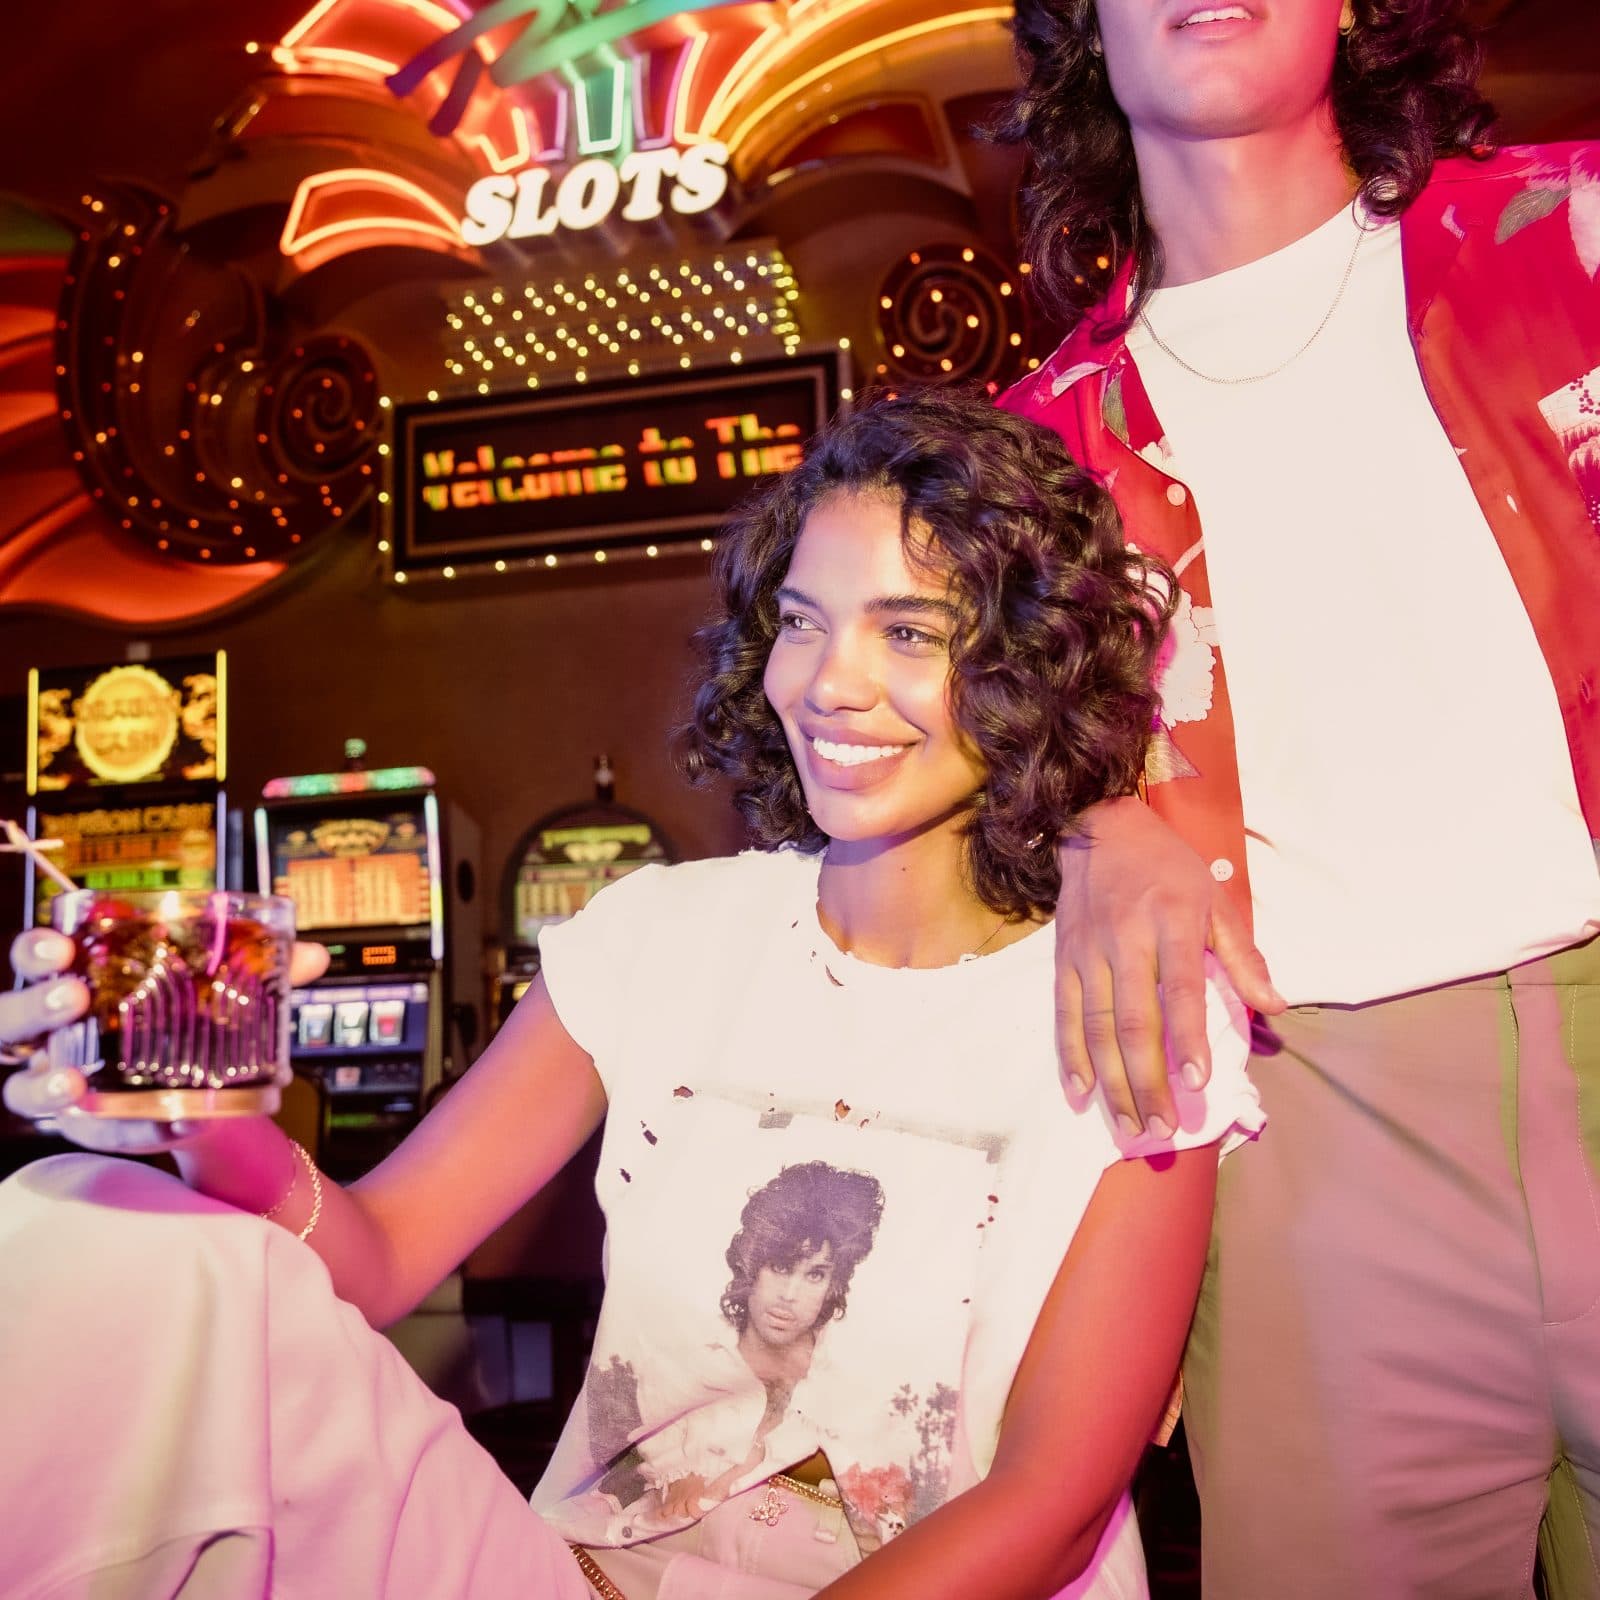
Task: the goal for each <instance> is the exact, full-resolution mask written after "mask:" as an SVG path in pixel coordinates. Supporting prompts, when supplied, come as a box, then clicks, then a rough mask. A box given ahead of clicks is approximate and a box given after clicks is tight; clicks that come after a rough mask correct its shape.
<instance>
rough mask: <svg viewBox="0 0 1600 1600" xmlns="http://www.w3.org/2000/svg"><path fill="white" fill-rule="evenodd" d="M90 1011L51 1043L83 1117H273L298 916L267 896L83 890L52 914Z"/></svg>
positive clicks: (285, 1056)
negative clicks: (85, 1087)
mask: <svg viewBox="0 0 1600 1600" xmlns="http://www.w3.org/2000/svg"><path fill="white" fill-rule="evenodd" d="M51 909H52V919H53V921H54V924H55V926H56V928H57V929H58V930H59V931H60V932H62V933H65V934H69V935H71V937H72V939H73V941H74V942H75V943H76V945H77V955H76V957H75V958H74V960H73V964H72V970H73V972H74V973H76V974H77V976H79V977H81V978H82V979H83V980H84V982H85V983H87V984H88V986H89V996H90V1004H89V1014H88V1016H86V1017H85V1018H84V1019H83V1021H81V1022H78V1023H75V1024H73V1025H71V1026H70V1027H66V1028H61V1029H59V1030H57V1032H56V1033H54V1034H53V1035H52V1036H51V1039H50V1065H51V1066H52V1067H67V1066H71V1067H77V1068H78V1069H79V1070H80V1071H82V1072H83V1073H84V1075H85V1076H86V1077H87V1079H88V1083H89V1093H88V1095H87V1096H86V1097H85V1098H84V1100H83V1101H82V1102H81V1103H80V1107H79V1109H80V1110H82V1111H84V1112H86V1113H88V1114H90V1115H96V1116H108V1117H140V1118H146V1119H149V1120H152V1121H158V1122H170V1121H178V1120H180V1119H187V1118H191V1117H222V1116H250V1115H258V1114H270V1113H271V1112H273V1111H276V1110H277V1109H278V1098H279V1093H278V1086H279V1083H280V1082H281V1080H282V1079H283V1078H286V1077H287V1076H288V1070H289V957H290V951H291V948H292V946H293V943H294V907H293V905H292V904H291V902H290V901H288V900H284V899H279V898H276V897H274V896H271V895H244V894H228V893H223V892H220V891H217V892H206V891H200V890H157V891H151V892H148V893H140V894H118V893H108V892H105V891H101V890H94V889H79V890H76V891H74V892H73V893H70V894H62V895H58V896H57V897H56V899H55V901H54V902H53V905H52V908H51Z"/></svg>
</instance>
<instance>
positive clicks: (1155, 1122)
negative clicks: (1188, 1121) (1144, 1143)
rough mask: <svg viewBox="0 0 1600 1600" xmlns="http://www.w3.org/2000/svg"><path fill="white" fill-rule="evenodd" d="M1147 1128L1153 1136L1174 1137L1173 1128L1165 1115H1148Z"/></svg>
mask: <svg viewBox="0 0 1600 1600" xmlns="http://www.w3.org/2000/svg"><path fill="white" fill-rule="evenodd" d="M1145 1128H1146V1130H1147V1131H1148V1132H1149V1133H1150V1135H1151V1136H1152V1137H1153V1138H1156V1139H1170V1138H1171V1137H1172V1129H1171V1128H1170V1127H1168V1126H1167V1119H1166V1118H1165V1117H1147V1118H1146V1119H1145Z"/></svg>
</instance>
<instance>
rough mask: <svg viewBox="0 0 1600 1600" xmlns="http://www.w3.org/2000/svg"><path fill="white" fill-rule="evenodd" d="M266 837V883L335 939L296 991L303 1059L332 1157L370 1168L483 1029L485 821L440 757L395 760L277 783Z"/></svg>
mask: <svg viewBox="0 0 1600 1600" xmlns="http://www.w3.org/2000/svg"><path fill="white" fill-rule="evenodd" d="M255 835H256V857H257V867H258V872H259V878H260V882H261V885H262V887H263V888H264V889H265V888H270V889H271V892H272V893H274V894H282V895H287V896H288V897H289V898H290V899H291V900H293V901H294V904H295V924H296V930H297V932H298V934H299V935H300V937H302V938H305V939H313V940H315V941H317V942H318V943H319V944H322V945H325V946H326V947H327V949H328V953H329V964H328V970H327V972H326V973H325V974H324V975H323V977H321V978H320V979H318V980H317V982H316V983H315V984H312V985H310V986H308V987H307V988H304V989H297V990H296V991H295V994H294V1002H293V1004H294V1011H293V1021H292V1024H291V1032H290V1055H291V1059H292V1061H293V1064H294V1069H295V1072H296V1073H297V1074H298V1075H299V1076H300V1077H302V1078H303V1079H305V1080H307V1081H309V1082H310V1083H311V1084H312V1085H314V1087H315V1089H316V1091H317V1103H318V1104H317V1128H316V1145H317V1148H316V1156H317V1161H318V1164H319V1165H320V1166H321V1167H323V1169H324V1170H325V1171H327V1172H328V1173H329V1175H330V1176H332V1177H334V1178H337V1179H348V1178H353V1177H357V1176H359V1175H360V1174H361V1173H363V1172H365V1171H367V1170H368V1169H369V1168H371V1167H372V1166H374V1165H376V1163H377V1162H379V1161H381V1160H382V1159H383V1157H384V1156H385V1155H387V1154H388V1153H389V1151H390V1150H392V1149H393V1148H394V1146H395V1145H396V1144H398V1143H399V1142H400V1140H401V1139H403V1138H404V1137H405V1135H406V1134H407V1133H408V1132H409V1131H410V1130H411V1129H412V1128H413V1127H414V1126H415V1125H416V1123H417V1122H418V1121H419V1120H420V1118H421V1117H422V1115H423V1113H424V1112H425V1111H426V1110H427V1109H428V1107H429V1105H431V1103H432V1101H433V1098H434V1097H435V1096H436V1094H437V1093H438V1092H439V1090H440V1089H441V1088H442V1086H443V1085H444V1084H445V1083H446V1082H448V1081H449V1080H450V1079H451V1078H452V1077H454V1076H457V1075H459V1073H461V1072H463V1071H465V1070H466V1067H467V1065H468V1060H467V1057H468V1054H469V1053H470V1050H471V1048H472V1047H473V1045H474V1044H475V1043H476V1042H477V1040H478V1039H479V1038H480V1037H481V1031H480V1028H479V1022H480V1006H479V1003H478V994H479V985H480V982H481V979H480V963H481V959H482V957H481V950H482V916H481V909H480V906H479V896H478V894H477V882H476V876H477V857H478V848H479V841H478V832H477V829H476V828H475V827H474V826H473V824H472V822H471V821H470V819H469V818H468V817H467V816H466V815H465V814H464V813H463V812H461V811H460V810H459V809H458V808H456V807H454V806H451V805H447V804H445V803H443V802H441V800H440V798H439V795H438V792H437V789H436V786H435V781H434V776H433V774H432V773H431V772H430V771H428V769H427V768H426V767H390V768H384V769H380V770H376V771H371V772H365V771H361V772H335V773H313V774H308V775H305V776H301V777H293V778H275V779H273V780H272V782H270V783H268V784H267V785H266V787H265V789H264V790H263V791H262V801H261V804H260V806H259V807H258V808H257V809H256V814H255Z"/></svg>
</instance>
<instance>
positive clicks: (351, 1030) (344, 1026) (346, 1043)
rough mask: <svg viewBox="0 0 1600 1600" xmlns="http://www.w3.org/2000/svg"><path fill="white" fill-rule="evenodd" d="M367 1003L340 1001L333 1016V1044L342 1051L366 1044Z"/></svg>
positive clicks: (363, 1001) (361, 1001) (362, 1001)
mask: <svg viewBox="0 0 1600 1600" xmlns="http://www.w3.org/2000/svg"><path fill="white" fill-rule="evenodd" d="M367 1010H368V1007H367V1002H366V1001H365V1000H341V1001H340V1002H339V1004H338V1006H337V1007H336V1008H335V1009H334V1014H333V1042H334V1043H335V1044H336V1045H338V1046H339V1048H340V1049H342V1050H347V1049H350V1048H351V1047H352V1046H355V1045H363V1044H365V1043H366V1042H367Z"/></svg>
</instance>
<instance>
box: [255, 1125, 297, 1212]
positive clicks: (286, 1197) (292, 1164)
mask: <svg viewBox="0 0 1600 1600" xmlns="http://www.w3.org/2000/svg"><path fill="white" fill-rule="evenodd" d="M289 1147H290V1148H289V1187H288V1188H287V1189H285V1190H284V1191H283V1198H282V1199H281V1200H280V1201H279V1202H278V1203H277V1205H275V1206H268V1207H267V1209H266V1210H265V1211H258V1212H256V1215H257V1216H258V1217H260V1218H261V1220H262V1221H263V1222H269V1221H271V1219H272V1218H273V1217H275V1216H277V1214H278V1213H279V1212H280V1211H282V1210H283V1208H284V1207H285V1206H286V1205H288V1203H289V1201H290V1200H291V1199H292V1198H293V1196H294V1191H295V1186H296V1185H297V1184H298V1183H299V1182H300V1163H299V1162H298V1161H296V1160H295V1157H294V1152H295V1151H296V1150H298V1149H299V1148H300V1147H299V1145H297V1144H296V1143H295V1142H294V1140H293V1139H291V1140H290V1141H289Z"/></svg>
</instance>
